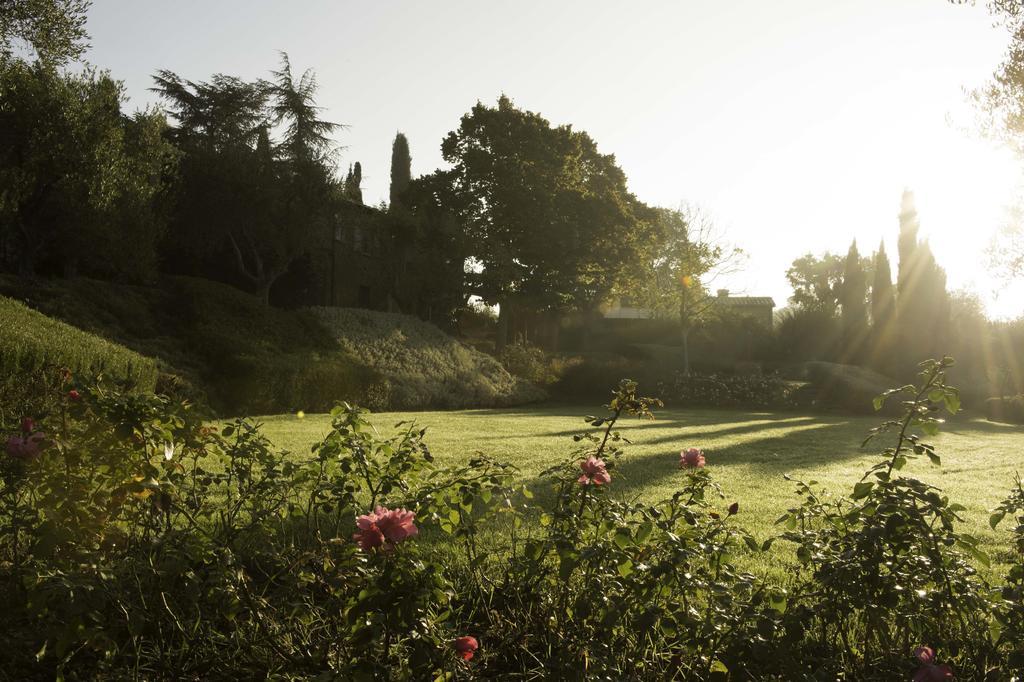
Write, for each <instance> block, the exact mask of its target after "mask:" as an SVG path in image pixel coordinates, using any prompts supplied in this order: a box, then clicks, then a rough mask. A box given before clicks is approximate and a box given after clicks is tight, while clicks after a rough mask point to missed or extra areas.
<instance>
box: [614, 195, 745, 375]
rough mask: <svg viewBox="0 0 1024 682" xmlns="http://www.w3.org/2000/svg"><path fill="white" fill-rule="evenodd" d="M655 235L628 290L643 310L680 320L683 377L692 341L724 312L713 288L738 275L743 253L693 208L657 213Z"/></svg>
mask: <svg viewBox="0 0 1024 682" xmlns="http://www.w3.org/2000/svg"><path fill="white" fill-rule="evenodd" d="M653 222H654V230H653V235H652V238H651V239H650V240H649V242H648V244H647V251H645V252H644V257H643V258H642V259H641V266H640V267H639V268H637V269H636V274H635V275H633V277H632V281H631V282H630V284H629V285H627V286H626V287H624V290H626V291H628V292H630V293H631V295H632V298H634V299H635V300H636V301H637V302H638V303H639V304H640V305H643V306H645V307H647V308H650V309H651V310H654V311H655V312H656V313H659V314H661V315H665V314H667V315H668V316H670V317H672V318H677V319H678V320H679V329H680V332H681V334H680V340H681V341H682V347H683V371H685V372H688V371H690V354H689V350H690V344H689V342H690V335H691V333H692V332H693V331H694V330H695V329H697V328H699V327H701V326H703V325H705V324H707V322H708V321H709V320H711V319H713V318H716V317H720V316H721V314H722V311H721V310H720V309H719V308H718V307H716V305H715V297H713V296H712V295H711V292H710V291H709V289H710V286H711V284H712V282H714V280H715V279H716V278H718V277H721V276H724V275H727V274H729V273H731V272H734V271H735V270H736V269H737V266H738V264H739V260H740V259H741V258H742V256H743V252H742V251H741V250H740V249H738V248H736V247H734V246H730V245H728V244H726V243H725V242H724V240H723V239H722V237H721V235H718V234H716V233H715V230H714V226H713V225H712V223H711V220H710V219H709V218H708V216H707V214H705V213H703V212H701V211H700V210H699V209H696V208H693V207H689V208H686V209H685V210H677V211H672V210H669V209H663V208H659V209H655V219H654V221H653Z"/></svg>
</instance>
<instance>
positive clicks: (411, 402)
mask: <svg viewBox="0 0 1024 682" xmlns="http://www.w3.org/2000/svg"><path fill="white" fill-rule="evenodd" d="M313 312H314V313H315V314H316V316H317V318H318V319H319V320H320V321H321V322H322V323H323V324H324V325H325V326H326V327H327V328H328V329H330V330H331V332H332V333H333V334H335V335H336V336H337V338H338V340H339V342H340V343H341V347H342V349H343V350H344V351H345V352H346V353H348V354H349V355H350V356H352V357H353V358H355V359H356V360H358V361H359V362H360V363H362V364H365V365H366V366H368V367H370V368H372V369H374V370H376V371H377V372H380V373H381V374H382V375H384V376H385V377H386V378H387V380H388V381H389V382H390V386H391V403H390V406H391V407H392V408H394V409H416V408H425V407H445V408H461V407H496V406H502V405H517V404H522V403H528V402H533V401H536V400H541V399H543V398H544V392H543V391H542V390H540V389H539V388H537V387H535V386H532V385H531V384H529V383H528V382H526V381H523V380H521V379H517V378H515V377H513V376H511V375H510V374H509V373H508V372H507V371H506V370H505V369H504V368H503V367H502V366H501V363H499V362H498V361H497V360H495V359H494V358H492V357H490V356H487V355H484V354H483V353H480V352H478V351H475V350H472V349H470V348H468V347H466V346H464V345H462V344H461V343H459V342H458V341H456V340H455V339H453V338H451V337H449V336H447V335H446V334H444V333H443V332H441V330H439V329H438V328H437V327H435V326H433V325H431V324H428V323H425V322H422V321H420V320H417V319H416V318H414V317H410V316H407V315H397V314H391V313H378V312H371V311H367V310H356V309H347V308H314V309H313Z"/></svg>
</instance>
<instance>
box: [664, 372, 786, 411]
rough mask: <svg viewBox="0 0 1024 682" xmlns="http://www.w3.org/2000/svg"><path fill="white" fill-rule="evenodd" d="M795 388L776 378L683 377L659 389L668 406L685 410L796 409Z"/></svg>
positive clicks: (741, 375)
mask: <svg viewBox="0 0 1024 682" xmlns="http://www.w3.org/2000/svg"><path fill="white" fill-rule="evenodd" d="M792 392H793V385H792V384H791V383H790V382H787V381H784V380H782V379H781V378H780V377H778V376H776V375H767V376H760V375H756V374H735V375H728V374H710V375H700V374H689V375H687V374H683V373H682V372H677V373H676V374H675V375H673V376H672V377H671V378H670V379H668V380H666V381H663V382H661V383H660V384H659V385H658V395H659V397H661V399H662V400H664V401H665V402H666V403H670V404H675V405H681V406H684V407H687V406H692V407H744V408H756V409H785V408H788V407H792V406H793V401H792V399H791V394H792Z"/></svg>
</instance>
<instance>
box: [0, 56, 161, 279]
mask: <svg viewBox="0 0 1024 682" xmlns="http://www.w3.org/2000/svg"><path fill="white" fill-rule="evenodd" d="M123 99H124V97H123V91H122V86H121V83H119V82H118V81H115V80H113V79H112V78H110V76H109V75H107V74H106V73H97V72H96V71H94V70H86V71H85V72H84V73H82V74H61V73H58V72H57V71H55V70H53V69H52V68H50V67H49V66H47V65H45V64H43V63H35V64H32V65H29V64H27V63H25V62H22V61H15V60H6V61H0V127H2V128H3V129H4V133H5V134H4V135H3V136H2V137H0V186H3V188H4V191H3V192H2V193H0V243H6V245H7V246H8V248H9V250H10V251H11V256H10V259H11V262H10V263H8V266H9V267H11V268H12V269H17V270H19V271H21V272H22V273H25V274H33V273H34V272H35V271H36V270H37V268H40V267H42V268H44V269H48V270H49V271H51V272H53V271H57V272H60V273H62V274H65V275H74V274H77V273H78V272H79V271H83V272H87V273H90V274H93V275H100V276H105V277H111V278H116V279H132V280H149V279H151V278H152V277H153V274H154V271H155V269H156V246H157V241H158V239H159V238H160V236H161V234H162V233H163V229H164V224H165V222H166V221H165V216H164V211H163V210H162V206H161V203H160V201H158V196H159V195H160V194H161V193H162V192H163V190H164V188H165V176H166V175H167V174H168V173H169V172H170V170H171V169H172V168H173V165H174V162H175V158H176V155H175V152H174V150H173V148H172V147H171V146H170V145H169V144H168V143H167V142H166V141H165V140H164V139H163V132H164V128H165V123H164V120H163V117H162V116H160V115H159V114H157V113H155V112H142V113H137V114H135V115H134V116H132V117H128V116H125V115H124V114H122V112H121V104H122V102H123Z"/></svg>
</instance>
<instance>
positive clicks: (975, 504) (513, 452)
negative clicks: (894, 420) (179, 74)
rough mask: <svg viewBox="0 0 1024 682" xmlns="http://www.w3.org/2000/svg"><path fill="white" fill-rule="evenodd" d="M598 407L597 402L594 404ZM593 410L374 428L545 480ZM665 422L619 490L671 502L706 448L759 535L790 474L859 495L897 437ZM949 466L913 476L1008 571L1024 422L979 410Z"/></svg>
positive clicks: (679, 416)
mask: <svg viewBox="0 0 1024 682" xmlns="http://www.w3.org/2000/svg"><path fill="white" fill-rule="evenodd" d="M591 412H592V411H591ZM585 414H588V411H587V409H586V408H582V407H577V406H565V405H540V406H530V407H522V408H513V409H497V410H462V411H455V412H403V413H381V414H376V415H374V416H373V419H372V421H373V423H374V425H375V426H376V427H377V428H378V429H380V430H382V431H383V432H384V433H387V431H388V429H389V428H390V427H391V426H392V425H393V424H394V423H395V422H398V421H401V420H415V421H416V422H417V423H419V424H421V425H424V426H427V427H428V428H429V431H428V434H427V443H428V444H429V445H430V446H431V450H432V452H433V453H434V455H435V456H436V458H437V460H438V463H439V464H442V465H443V464H457V463H464V462H465V461H466V460H467V459H468V458H469V457H470V456H471V455H472V454H473V453H475V452H478V451H479V452H483V453H486V454H488V455H491V456H493V457H495V458H497V459H499V460H501V461H506V462H511V463H513V464H515V465H516V466H518V467H519V468H520V469H521V471H522V477H523V480H524V482H526V483H529V484H534V483H536V484H538V485H540V484H541V482H540V481H539V480H537V475H538V474H539V472H540V471H542V470H543V469H544V468H546V467H547V466H549V465H551V464H552V463H554V462H557V461H559V460H561V459H563V458H565V457H567V456H569V455H570V454H572V452H573V449H574V447H575V445H576V444H575V443H574V442H573V440H572V435H573V434H574V433H577V432H579V431H580V430H582V429H583V428H584V427H585V426H586V425H585V424H584V423H583V420H582V419H581V417H582V416H583V415H585ZM657 417H658V418H657V419H656V420H655V421H639V420H630V421H625V422H622V429H621V431H622V434H623V435H624V436H625V437H627V438H628V439H629V440H630V441H632V445H630V446H627V449H626V455H625V457H624V458H623V460H622V462H621V465H620V466H619V467H618V468H617V469H616V470H615V471H614V474H613V475H614V480H613V483H612V488H611V492H612V494H615V495H622V496H625V497H627V498H640V499H642V500H644V501H648V502H657V501H660V500H663V499H666V498H668V497H670V496H671V495H672V493H673V492H674V491H675V490H676V488H677V484H678V482H679V480H680V477H681V476H682V475H683V474H682V473H681V472H680V471H679V469H677V468H676V465H677V461H678V453H679V450H680V449H682V448H684V447H691V446H694V447H700V448H702V449H703V450H704V452H705V454H706V456H707V460H708V465H709V466H710V467H712V469H711V470H712V472H713V473H714V476H715V480H716V481H718V483H719V484H720V485H721V486H722V489H723V491H724V493H725V495H726V497H725V499H724V500H722V502H721V506H722V507H723V509H724V507H726V506H728V505H729V504H730V503H731V502H733V501H738V502H739V504H740V516H739V518H738V520H739V521H741V522H742V523H743V525H745V526H746V527H747V528H748V529H749V530H750V531H752V532H753V533H754V535H755V536H756V537H758V538H759V539H765V538H767V537H769V536H771V535H774V534H776V533H777V532H779V529H778V528H777V527H776V526H775V525H774V521H775V519H777V518H778V517H779V516H780V515H781V514H782V513H783V512H785V510H786V509H787V508H788V507H790V506H792V505H794V504H795V502H796V499H797V498H796V495H795V494H794V486H793V484H792V483H789V482H787V481H785V480H784V479H783V475H784V474H789V475H791V476H793V477H795V478H800V479H803V480H812V479H813V480H816V481H818V482H819V483H821V484H822V485H824V486H825V487H826V488H827V489H828V490H829V491H830V492H831V493H833V494H846V493H848V492H849V491H850V490H851V489H852V487H853V484H854V483H856V482H857V481H858V480H860V477H861V476H862V475H863V472H864V471H865V470H866V469H867V468H868V467H869V466H870V465H871V464H873V463H874V462H876V461H878V459H879V458H880V455H879V452H880V451H881V450H882V449H884V448H885V447H886V446H888V445H889V444H890V443H891V440H879V441H873V442H872V443H870V444H869V445H868V447H867V448H864V449H861V447H860V443H861V442H862V441H863V439H864V437H865V435H866V434H867V432H868V430H869V429H870V428H872V427H873V426H875V425H877V424H878V423H879V421H880V418H878V417H846V416H823V415H820V414H814V415H811V414H800V413H792V412H742V411H727V410H680V409H663V410H660V411H658V414H657ZM261 421H262V422H263V423H264V425H265V432H266V434H267V436H268V437H269V438H270V439H271V440H272V441H273V442H274V443H275V444H276V445H278V446H279V447H283V448H286V449H288V450H291V451H293V452H308V450H309V447H310V445H312V444H313V443H314V442H316V441H317V440H319V439H320V438H321V437H322V436H323V435H324V434H325V433H326V432H327V429H328V427H329V417H328V416H327V415H307V416H305V418H303V419H298V418H297V417H295V416H292V415H278V416H272V417H264V418H262V419H261ZM932 441H933V442H934V443H935V444H936V446H937V449H938V452H939V454H940V456H941V457H942V462H943V465H942V466H941V467H935V466H932V465H931V464H929V463H928V461H927V459H923V460H915V461H913V462H912V463H911V464H909V465H908V466H907V467H906V469H904V473H906V474H907V475H911V476H915V477H918V478H921V479H922V480H924V481H927V482H928V483H931V484H932V485H935V486H937V487H939V488H941V489H943V490H944V491H945V492H946V494H948V495H949V496H950V499H951V500H953V501H956V502H959V503H961V504H963V505H964V506H965V507H967V511H965V512H963V516H964V519H965V524H966V525H965V528H964V530H966V531H967V532H970V533H972V534H974V535H976V536H978V537H980V538H981V539H982V542H983V547H984V549H985V550H986V552H988V554H989V555H990V556H991V557H992V558H993V560H994V567H993V570H994V571H995V572H1001V571H1002V570H1003V569H1005V566H1006V564H1007V563H1008V562H1009V561H1011V560H1012V557H1011V554H1010V547H1009V542H1008V541H1009V524H1008V523H1005V522H1004V525H1003V526H1000V527H999V529H998V530H997V531H993V530H992V529H991V528H989V526H988V516H989V515H988V510H989V509H990V508H992V507H994V506H995V505H996V504H998V503H999V502H1000V501H1001V500H1002V499H1003V497H1004V496H1005V495H1006V493H1007V492H1008V490H1009V488H1010V486H1011V485H1012V483H1013V480H1014V475H1015V472H1016V471H1017V470H1018V468H1019V466H1020V464H1019V463H1020V454H1021V451H1022V446H1024V429H1022V428H1021V427H1018V426H1011V425H1007V424H999V423H992V422H987V421H984V420H982V419H978V418H963V419H957V420H955V421H952V422H950V423H949V424H947V425H945V428H944V429H943V432H942V433H941V434H940V435H939V436H937V437H936V438H934V439H932ZM792 556H793V555H792V551H791V547H790V546H788V545H786V544H785V543H777V546H776V547H775V548H773V550H772V552H771V554H770V555H769V556H767V557H763V558H759V559H757V560H756V563H766V564H768V565H769V566H767V568H769V569H770V570H773V571H775V570H779V568H780V567H781V566H782V565H784V564H785V563H786V562H788V561H789V560H791V557H792Z"/></svg>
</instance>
